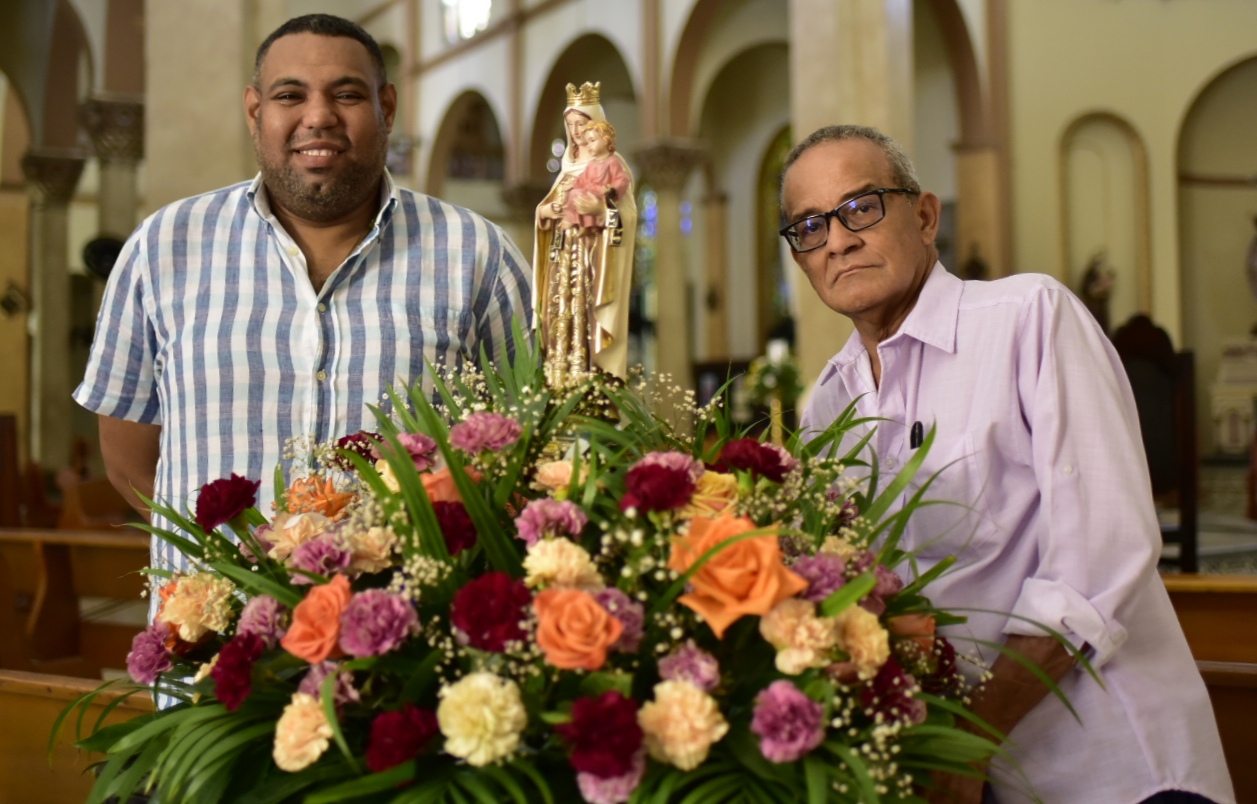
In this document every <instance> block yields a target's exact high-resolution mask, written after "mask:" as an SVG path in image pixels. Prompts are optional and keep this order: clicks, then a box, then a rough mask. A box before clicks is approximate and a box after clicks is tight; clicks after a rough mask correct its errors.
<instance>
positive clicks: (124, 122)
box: [79, 96, 144, 162]
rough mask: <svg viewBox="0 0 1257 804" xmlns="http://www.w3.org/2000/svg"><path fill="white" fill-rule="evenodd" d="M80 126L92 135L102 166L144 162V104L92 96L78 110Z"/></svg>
mask: <svg viewBox="0 0 1257 804" xmlns="http://www.w3.org/2000/svg"><path fill="white" fill-rule="evenodd" d="M79 122H80V123H82V124H83V128H84V129H86V130H87V133H88V134H90V135H91V138H92V146H93V147H94V148H95V150H96V155H97V156H98V157H100V159H101V161H103V162H138V161H139V160H141V159H143V158H144V103H143V101H142V100H139V99H129V98H128V99H123V98H108V97H101V96H93V97H91V98H88V99H87V100H85V101H84V102H83V103H82V104H81V105H80V106H79Z"/></svg>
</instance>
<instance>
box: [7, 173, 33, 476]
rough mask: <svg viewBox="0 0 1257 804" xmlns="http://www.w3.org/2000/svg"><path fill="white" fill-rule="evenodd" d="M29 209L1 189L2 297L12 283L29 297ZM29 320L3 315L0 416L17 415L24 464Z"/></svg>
mask: <svg viewBox="0 0 1257 804" xmlns="http://www.w3.org/2000/svg"><path fill="white" fill-rule="evenodd" d="M28 206H29V201H28V200H27V196H26V192H25V190H13V189H3V188H0V244H2V247H0V293H3V292H4V290H5V288H7V287H8V286H9V283H10V282H12V283H13V284H14V285H15V286H16V287H18V288H20V289H21V290H22V291H24V292H25V293H26V294H27V295H28V296H29V294H30V283H29V282H28V281H27V276H26V260H27V254H28V251H29V249H28V246H27V243H28V238H29V235H28V234H27V227H28V220H29V217H28V213H27V209H28ZM28 320H29V316H28V315H27V314H26V313H25V312H23V313H18V314H17V315H13V316H6V315H4V314H3V313H0V373H3V376H4V378H5V379H4V382H2V383H0V413H16V414H17V417H18V444H19V446H20V448H21V450H22V459H23V460H25V458H26V457H27V455H26V438H25V433H26V423H27V421H28V418H27V414H28V412H29V411H28V404H27V398H26V397H27V393H28V391H27V389H28V388H29V383H28V381H27V380H28V377H27V374H28V370H27V349H28V348H29V346H30V343H29V339H28V338H27V336H26V325H27V321H28Z"/></svg>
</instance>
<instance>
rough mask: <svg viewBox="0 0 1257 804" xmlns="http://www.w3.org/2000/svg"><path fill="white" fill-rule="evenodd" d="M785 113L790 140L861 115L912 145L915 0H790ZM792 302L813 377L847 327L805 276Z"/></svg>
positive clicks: (802, 358) (805, 368) (803, 357)
mask: <svg viewBox="0 0 1257 804" xmlns="http://www.w3.org/2000/svg"><path fill="white" fill-rule="evenodd" d="M789 19H790V74H791V75H792V76H793V80H791V82H790V118H791V126H792V128H793V131H794V139H795V141H796V142H797V141H799V140H802V139H803V138H804V137H806V136H807V135H809V134H811V133H812V132H813V131H815V130H816V129H818V128H820V127H821V126H827V125H833V124H836V123H858V124H861V125H866V126H873V127H874V128H877V129H880V130H881V131H883V132H885V133H887V134H889V135H890V136H892V137H894V138H895V139H897V140H898V141H899V142H900V143H902V144H903V146H904V148H905V149H907V151H908V153H909V154H911V153H912V133H913V117H912V107H913V98H914V95H913V81H912V0H790V14H789ZM796 287H797V288H798V289H799V292H798V294H797V299H796V303H795V310H796V324H797V327H798V334H799V337H798V348H799V370H800V371H801V372H802V376H803V378H804V381H805V382H811V381H812V380H814V379H815V378H816V377H817V376H818V375H819V374H820V371H821V369H822V368H824V366H825V362H826V361H827V360H829V358H830V357H832V356H833V355H834V353H835V352H837V351H838V350H839V349H840V348H841V347H842V344H843V343H844V342H846V339H847V336H848V335H850V333H851V329H852V327H851V323H850V321H849V320H848V319H846V318H844V317H842V316H840V315H838V314H837V313H835V312H833V311H832V310H830V309H829V308H828V307H826V306H825V304H824V303H823V302H821V300H820V298H819V297H817V295H816V293H815V292H814V291H813V290H812V289H811V286H809V285H808V284H807V283H806V282H801V283H798V284H797V285H796Z"/></svg>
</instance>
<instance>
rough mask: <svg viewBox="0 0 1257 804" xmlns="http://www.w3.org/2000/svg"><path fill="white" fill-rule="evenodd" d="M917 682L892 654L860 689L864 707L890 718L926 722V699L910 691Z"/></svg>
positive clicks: (889, 719) (913, 722)
mask: <svg viewBox="0 0 1257 804" xmlns="http://www.w3.org/2000/svg"><path fill="white" fill-rule="evenodd" d="M916 686H917V682H916V679H915V678H913V677H912V676H911V675H909V674H908V673H905V672H904V669H903V667H902V666H901V665H900V664H899V662H898V661H896V660H895V657H894V656H891V657H889V658H888V659H886V662H885V663H884V664H883V665H882V666H881V668H880V669H879V670H878V671H877V676H876V677H875V678H874V679H873V681H872V682H871V683H870V684H868V685H867V686H865V688H864V689H863V690H862V691H861V692H860V703H861V704H863V705H864V708H865V709H872V710H873V711H874V712H880V713H881V714H882V716H883V717H885V718H886V720H887V721H896V720H902V721H907V722H908V723H912V724H917V723H924V722H925V702H924V701H921V700H918V699H917V698H913V697H912V696H911V695H909V694H908V693H909V691H911V690H913V689H915V688H916Z"/></svg>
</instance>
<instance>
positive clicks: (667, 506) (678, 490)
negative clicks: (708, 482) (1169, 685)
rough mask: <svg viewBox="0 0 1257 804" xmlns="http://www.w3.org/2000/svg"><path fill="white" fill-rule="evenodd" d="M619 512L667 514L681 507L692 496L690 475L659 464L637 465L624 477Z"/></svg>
mask: <svg viewBox="0 0 1257 804" xmlns="http://www.w3.org/2000/svg"><path fill="white" fill-rule="evenodd" d="M624 486H625V489H626V491H625V493H624V496H623V497H622V498H621V499H620V510H621V511H627V510H628V509H630V508H636V509H638V510H641V511H670V510H672V509H674V508H681V507H683V506H685V504H686V503H688V502H689V501H690V497H692V496H693V494H694V481H693V480H691V479H690V475H689V472H686V471H684V470H682V469H673V468H672V467H669V466H660V465H658V464H649V463H647V464H639V465H637V466H634V467H633V468H632V469H630V470H629V472H628V474H627V475H626V476H625V478H624Z"/></svg>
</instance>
